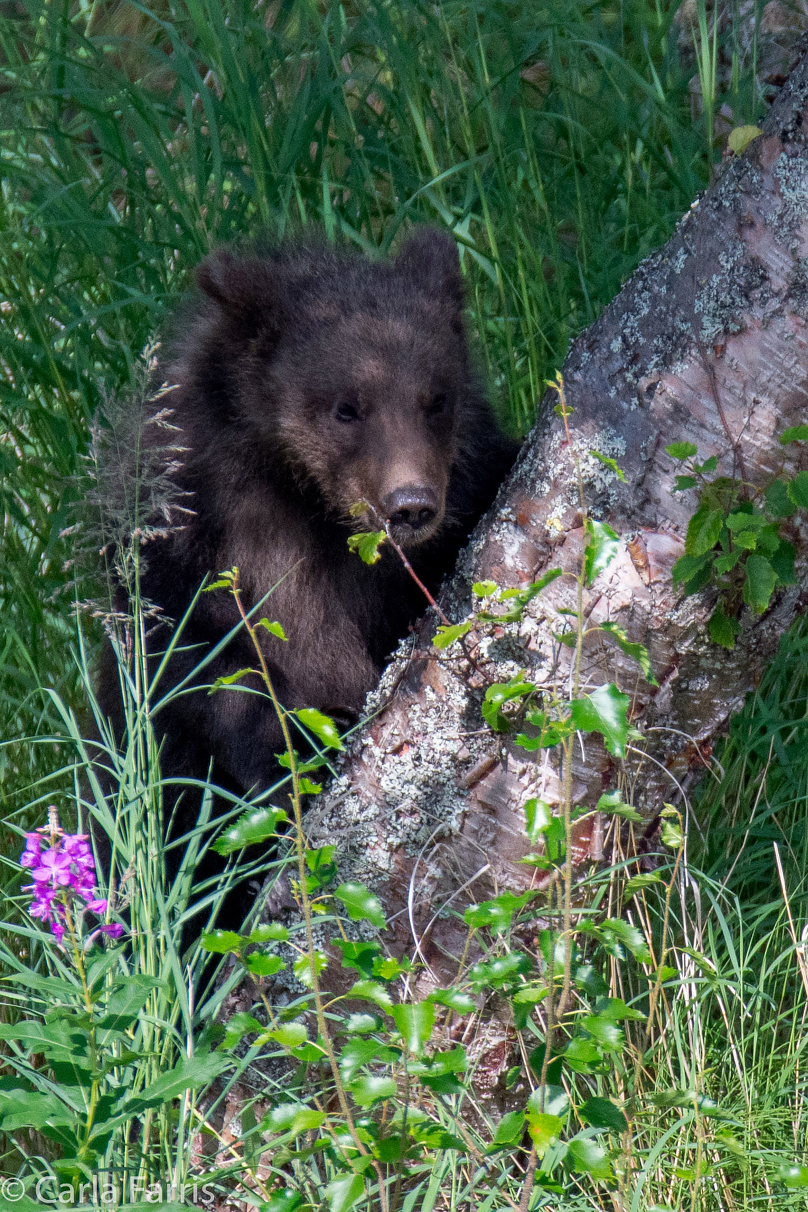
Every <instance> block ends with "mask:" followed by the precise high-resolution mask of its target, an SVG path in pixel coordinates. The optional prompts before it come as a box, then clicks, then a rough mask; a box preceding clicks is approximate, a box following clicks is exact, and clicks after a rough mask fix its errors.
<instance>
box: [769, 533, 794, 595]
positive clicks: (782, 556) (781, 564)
mask: <svg viewBox="0 0 808 1212" xmlns="http://www.w3.org/2000/svg"><path fill="white" fill-rule="evenodd" d="M796 554H797V553H796V550H795V548H794V544H793V543H789V542H788V540H787V539H783V540H782V541H781V542H780V543H779V544H778V546H777V549H776V551H775V552H774V553H773V554H772V555H770V556H769V560H770V561H771V566H772V568H773V569H774V571H775V575H776V577H777V580H778V583H779V584H780V585H796V583H797V579H796V576H795V575H794V559H795V557H796Z"/></svg>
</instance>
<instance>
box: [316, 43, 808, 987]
mask: <svg viewBox="0 0 808 1212" xmlns="http://www.w3.org/2000/svg"><path fill="white" fill-rule="evenodd" d="M807 102H808V53H805V54H803V57H802V58H801V59H800V61H799V62H798V65H797V67H796V69H795V70H794V72H793V73H792V76H791V77H790V80H789V81H788V83H787V85H786V86H785V87H784V88H783V90H782V92H781V94H780V95H779V97H778V98H777V100H776V102H775V104H774V105H773V107H772V110H771V112H770V114H769V115H768V117H767V120H766V124H765V128H764V132H763V135H762V136H761V137H758V138H756V139H755V140H754V141H753V142H752V143H751V145H750V146H749V148H748V149H747V150H746V151H745V153H744V154H743V155H741V156H734V157H733V158H732V159H731V160H730V161H729V162H727V163H726V165H725V166H724V168H723V170H722V172H721V173H720V175H719V178H718V179H717V181H716V182H715V184H714V185H713V186H712V187H711V188H710V189H709V190H708V191H707V193H706V194H705V195H704V196H703V197H702V198H701V199H700V200H699V201H698V202H697V203H694V204H693V206H692V207H691V210H690V212H689V213H688V214H687V215H686V216H685V218H684V219H683V220H682V222H681V223H680V225H679V227H678V229H677V231H676V233H675V235H674V236H673V237H672V238H671V240H670V241H669V242H668V243H667V244H666V245H665V247H664V248H662V249H661V250H660V251H659V252H657V253H656V254H655V255H653V256H652V257H650V258H648V260H646V261H645V262H644V263H643V264H642V265H641V266H640V268H639V269H638V270H637V272H636V273H635V274H634V275H633V277H632V278H631V279H630V281H629V282H628V283H627V284H626V286H625V287H624V289H623V290H622V291H621V293H620V295H619V296H618V297H617V298H616V299H615V300H614V302H613V303H612V304H611V305H610V306H609V307H608V308H607V309H606V311H605V312H604V313H603V315H602V316H601V317H600V319H599V320H598V321H597V322H596V323H595V324H594V325H592V327H591V328H590V329H589V330H588V331H586V332H585V333H584V334H583V335H582V336H581V337H579V338H578V340H577V341H576V342H575V344H574V345H573V347H572V349H571V351H570V354H569V357H568V358H567V361H566V363H565V365H564V368H563V377H564V381H565V384H566V393H567V398H568V402H569V404H570V405H571V406H572V407H573V408H574V409H575V414H574V416H573V417H572V420H571V427H572V444H571V445H570V443H568V442H567V440H566V436H565V432H564V427H563V423H562V421H561V419H559V418H558V417H557V416H554V415H553V414H552V411H551V410H550V409H548V408H546V407H545V408H544V409H543V410H542V417H543V419H542V420H540V421H539V423H538V424H537V426H536V428H535V429H534V431H533V433H532V434H531V436H530V438H529V439H528V441H527V442H526V444H525V447H524V449H523V451H522V453H521V455H520V458H519V460H518V463H517V465H516V467H515V469H514V471H513V473H512V475H511V476H510V478H509V480H508V482H507V483H506V484H505V485H504V487H503V489H502V491H501V493H500V496H499V499H498V502H497V505H496V506H495V508H494V510H493V511H492V512H491V514H489V516H488V517H487V518H486V519H484V521H483V523H482V524H481V525H480V527H479V528H478V531H477V533H476V535H475V537H474V539H473V541H472V543H471V545H470V547H469V549H468V550H467V552H466V553H465V555H464V557H463V559H462V561H461V566H460V568H459V570H458V574H457V576H456V577H455V579H454V581H453V583H452V584H451V585H450V586H449V587H448V588H447V590H446V593H445V595H444V599H443V602H442V605H443V608H444V610H445V611H446V613H447V614H448V615H449V616H450V617H451V618H452V620H453V621H460V620H461V619H463V618H464V616H465V614H466V612H467V611H468V610H469V609H470V605H471V593H470V585H471V583H472V582H473V581H478V580H485V579H489V578H490V579H491V580H493V581H496V582H497V583H498V584H499V585H501V586H521V587H523V586H525V585H527V584H529V583H530V582H532V581H535V580H536V579H537V578H538V577H539V576H540V575H541V573H542V572H543V571H544V570H546V569H549V568H552V567H555V566H558V567H561V568H562V569H563V570H564V573H565V575H563V576H562V577H560V578H559V579H558V580H556V581H555V582H554V583H553V584H552V585H551V586H550V587H549V588H547V589H546V590H545V591H544V592H543V593H542V594H541V595H539V596H538V597H536V598H535V599H534V600H533V601H532V602H531V603H530V605H529V606H528V608H527V609H526V611H525V614H524V618H523V621H522V622H521V624H520V625H519V627H518V633H513V634H511V633H504V632H503V634H502V635H501V636H499V637H494V638H493V639H491V637H489V638H488V639H487V640H486V641H485V642H484V643H482V645H481V647H480V648H479V649H478V652H479V661H480V662H481V663H482V664H483V665H484V666H485V669H486V670H487V671H493V672H494V675H495V676H496V678H497V680H506V679H507V677H509V676H511V675H512V674H513V673H514V672H515V671H516V670H518V669H520V668H523V669H526V670H527V671H528V672H527V676H528V677H529V678H530V679H531V680H532V681H534V682H536V683H537V684H538V685H540V686H541V685H545V684H547V685H549V684H550V683H551V682H552V683H553V684H554V685H556V684H558V683H559V681H560V680H563V679H564V677H566V676H567V675H568V673H569V664H570V660H571V659H572V656H573V654H571V653H570V651H569V650H568V649H567V648H565V647H564V646H563V645H559V643H558V642H557V640H556V638H555V635H556V634H557V633H558V631H559V629H560V626H561V625H562V624H563V620H564V617H565V616H564V615H563V614H559V610H562V611H563V610H564V609H568V608H570V607H574V606H575V595H576V591H577V584H576V580H575V576H576V574H577V572H578V569H579V566H580V559H581V552H582V546H583V530H582V526H581V513H580V502H579V493H578V483H577V477H576V470H575V459H574V457H573V456H574V453H576V452H577V455H578V457H579V460H580V465H581V470H582V474H583V480H584V490H585V494H586V499H587V503H588V507H589V511H590V513H591V514H592V515H593V516H594V517H597V518H600V519H602V520H604V521H606V522H608V523H609V524H610V525H611V526H612V527H613V528H614V529H615V530H616V531H617V532H618V533H619V534H620V536H621V543H620V549H619V553H618V555H617V558H616V559H615V560H614V561H613V562H612V563H611V565H610V566H609V567H608V568H607V569H606V571H605V572H603V573H602V574H601V575H600V576H599V577H598V578H597V579H596V580H595V582H594V583H593V585H592V586H591V587H590V588H589V589H587V590H586V592H585V595H584V613H585V615H586V617H587V620H588V625H589V626H594V625H595V624H596V623H598V622H601V621H603V620H605V619H609V620H613V621H615V622H616V623H618V624H620V625H621V626H622V627H624V628H625V630H626V631H627V632H628V634H629V637H630V639H631V640H632V641H639V642H641V643H643V644H645V645H646V646H647V648H648V650H649V653H650V657H651V662H652V666H653V669H654V671H655V673H656V677H657V680H658V683H659V685H658V687H655V686H653V685H650V684H649V683H647V682H646V681H645V680H644V679H643V678H642V677H640V676H638V672H637V667H636V665H635V664H634V663H633V662H632V661H631V660H629V658H628V657H626V656H624V655H623V654H622V653H621V652H620V651H619V650H616V649H615V647H614V645H613V644H612V643H610V642H609V640H608V638H607V637H605V636H604V635H603V633H597V634H596V635H595V636H593V637H592V638H591V640H589V639H588V640H587V641H586V644H585V647H584V654H583V664H582V679H583V681H582V688H583V689H584V690H586V689H587V688H589V687H594V686H598V685H601V684H602V683H604V682H611V681H616V682H618V683H619V684H620V685H621V687H622V688H623V689H624V690H626V691H628V692H629V693H631V695H632V708H631V721H632V723H633V724H634V725H635V726H636V727H637V728H638V729H639V730H640V731H641V733H642V740H641V741H640V740H637V741H635V742H634V743H633V745H632V746H631V749H630V752H629V753H628V756H627V759H626V761H625V762H624V763H618V762H616V760H615V759H614V758H613V757H611V756H610V754H609V753H608V752H607V751H606V749H605V747H604V746H603V744H602V743H601V741H600V739H599V738H592V737H587V738H586V744H585V746H584V745H583V742H582V744H581V745H580V746H576V754H577V757H576V762H575V768H574V788H573V798H574V801H575V802H577V803H584V804H588V805H590V806H594V805H595V804H596V802H597V799H598V797H599V796H600V795H601V794H602V793H603V792H604V791H606V790H608V789H610V788H612V787H615V786H617V784H618V780H621V781H622V785H623V786H624V788H625V794H626V795H627V796H630V797H631V799H632V801H633V803H634V805H635V806H636V807H638V808H639V809H640V810H641V811H642V813H643V815H644V817H645V818H646V819H648V820H652V819H653V818H654V816H655V815H656V813H657V812H658V811H659V809H660V808H661V805H662V803H663V801H665V800H677V799H678V802H680V803H681V798H682V786H683V782H685V781H686V780H688V779H690V778H691V777H692V772H693V771H694V770H695V769H696V768H703V765H704V760H705V755H706V752H707V751H708V750H709V747H710V745H711V742H712V739H713V737H715V735H716V734H717V733H718V732H719V731H720V729H721V728H722V727H723V726H724V725H725V724H726V721H727V720H728V718H729V716H730V715H731V713H732V712H733V711H735V710H736V709H737V708H738V707H739V706H740V705H741V703H742V702H743V699H744V696H745V695H746V693H747V692H748V691H749V690H750V689H751V688H752V687H753V686H754V684H755V680H756V678H757V677H758V676H759V673H760V671H761V669H762V667H763V665H764V663H765V661H766V660H767V659H768V658H769V657H770V655H771V654H772V652H773V650H774V648H775V646H776V643H777V640H778V637H779V636H780V635H781V634H782V632H783V631H784V630H785V629H786V628H787V627H788V625H789V624H790V623H791V621H792V620H793V619H794V618H795V616H796V614H797V613H798V611H799V610H800V609H801V607H802V604H803V602H804V600H805V596H806V590H808V528H806V525H805V523H804V520H803V521H800V520H799V519H796V520H794V519H792V521H791V522H790V523H789V526H790V533H789V538H790V539H791V541H792V542H793V543H794V544H795V547H796V552H797V559H796V582H797V583H796V584H795V585H794V586H792V587H789V588H786V589H781V590H779V591H778V592H777V593H776V595H775V597H774V599H773V600H772V604H771V606H770V608H769V609H767V610H766V612H765V613H764V614H762V615H754V614H753V613H751V611H750V610H749V609H748V608H744V609H743V611H742V613H741V614H740V617H739V621H740V624H741V631H740V634H739V636H738V640H737V644H736V646H735V648H734V650H733V651H726V650H725V649H724V648H722V647H719V646H718V645H717V644H715V643H713V642H712V641H711V640H710V639H709V638H708V635H707V631H706V621H707V619H708V618H709V616H710V613H711V611H712V608H713V606H714V604H715V599H716V592H715V590H710V589H709V588H707V589H704V590H702V591H700V592H699V593H697V594H695V595H694V596H690V597H687V598H685V597H684V596H683V593H682V589H681V586H675V585H674V584H673V581H672V576H671V572H672V568H673V565H674V563H675V562H676V560H677V559H678V558H679V557H680V556H681V555H682V554H683V553H684V550H685V548H684V540H685V535H686V532H687V527H688V521H689V518H690V516H691V515H692V514H693V512H694V509H695V507H696V497H695V495H694V493H693V492H692V491H685V492H677V491H674V476H675V473H676V472H677V471H681V468H680V467H679V468H677V467H676V464H675V461H674V460H673V459H672V458H671V457H670V456H669V455H668V454H666V453H665V448H666V446H668V445H669V444H670V443H672V442H691V443H693V444H694V445H695V446H697V447H698V451H699V454H700V456H701V457H702V458H707V457H709V456H712V455H715V456H717V459H718V472H719V474H721V473H723V474H726V475H727V476H730V477H738V478H741V479H743V480H745V481H747V482H748V483H750V484H752V485H756V486H762V485H764V484H766V483H768V482H770V481H771V479H772V478H773V477H775V476H776V475H777V474H778V472H780V471H781V470H782V469H783V468H785V471H786V473H792V474H793V472H794V471H795V470H798V469H799V468H800V467H801V466H808V463H805V462H803V464H800V463H799V460H800V459H801V458H802V459H803V460H805V455H804V454H803V453H801V452H802V451H804V449H805V448H804V445H802V446H801V444H799V443H797V444H796V445H790V446H786V447H784V446H782V445H781V444H780V443H779V441H778V436H779V435H780V434H781V433H782V432H783V430H784V429H785V428H786V427H787V426H793V425H795V424H798V423H800V422H805V421H808V407H807V406H806V402H807V401H808V332H807V331H806V320H807V319H808V137H807V136H806V129H807V128H808V124H806V121H805V120H806V118H808V108H806V103H807ZM591 451H597V452H599V453H600V454H602V455H604V456H608V457H611V458H614V459H616V460H617V461H618V463H619V464H620V466H621V467H622V469H623V471H624V473H625V482H624V483H621V482H620V481H619V480H618V478H617V476H616V475H615V474H614V473H613V472H612V471H610V470H609V468H608V466H606V465H604V464H603V463H602V462H601V461H599V460H598V459H597V458H596V457H594V456H593V455H591V454H590V453H589V452H591ZM436 621H437V620H436V618H435V617H434V613H433V612H430V615H429V616H428V617H427V618H425V620H424V621H423V623H422V625H421V627H420V629H419V630H418V632H417V634H416V635H415V636H414V639H413V640H412V641H409V642H408V643H407V644H406V645H404V646H403V647H402V651H401V653H400V654H399V656H398V658H397V660H396V661H395V662H394V663H393V665H392V666H391V667H390V668H389V670H388V671H387V673H386V674H385V676H384V679H383V682H382V685H381V687H380V689H379V692H378V694H377V696H376V702H377V705H380V706H379V710H378V713H377V714H376V715H375V716H374V718H373V719H372V720H371V722H370V723H369V724H368V726H367V727H366V728H365V729H364V730H363V732H362V733H361V734H360V735H359V736H358V737H357V739H356V741H355V743H354V744H353V746H352V748H351V751H350V753H349V755H348V758H347V760H346V762H345V764H344V766H343V769H342V772H341V775H340V777H339V779H338V780H336V781H335V783H334V784H332V787H331V789H330V790H329V792H328V793H327V794H326V795H325V796H324V797H322V799H321V801H320V803H319V804H318V805H316V806H315V807H313V808H312V810H311V812H310V815H309V818H308V822H309V823H308V829H309V833H310V844H311V845H321V844H324V843H325V842H327V841H334V840H335V839H339V851H340V853H339V856H338V857H339V861H340V871H341V875H342V877H343V878H355V879H360V880H362V881H363V882H365V883H367V884H369V885H370V886H371V887H373V888H374V890H375V891H376V892H377V893H378V894H379V896H380V897H381V899H382V901H383V903H384V904H385V907H386V909H387V912H388V917H389V918H390V919H392V922H393V927H394V930H395V932H396V942H395V943H394V944H393V945H394V947H395V945H396V943H398V945H399V946H400V948H401V949H405V948H407V947H411V946H412V937H415V939H416V940H417V941H418V945H419V946H420V948H421V949H422V956H423V958H424V959H426V960H427V961H428V962H429V963H430V965H431V966H432V967H433V969H435V970H436V974H437V972H438V970H440V969H441V968H442V967H443V966H444V965H443V963H442V960H441V956H442V955H443V956H456V955H457V954H458V953H459V951H460V950H461V949H462V945H463V939H464V936H465V931H464V929H463V927H462V923H460V924H459V926H458V923H457V922H456V920H455V919H454V918H453V917H452V915H451V914H444V915H441V913H440V911H441V909H442V907H448V906H451V908H452V909H453V910H462V909H463V907H464V906H465V905H466V904H468V903H469V902H470V901H479V900H481V899H484V898H485V897H488V896H491V895H493V894H494V893H495V892H500V891H502V890H503V889H504V888H512V889H521V888H524V887H527V886H529V885H530V883H531V880H535V878H536V872H535V870H534V869H533V868H531V867H527V866H524V865H520V864H519V860H520V858H522V857H523V856H524V855H525V853H527V852H528V850H530V849H531V847H530V845H529V843H528V840H527V837H526V836H525V830H524V811H523V806H524V803H525V801H526V799H527V798H528V797H529V796H532V795H539V796H541V797H542V798H543V799H545V800H546V801H548V802H549V803H551V804H552V803H558V802H559V800H560V787H559V779H558V770H557V769H555V768H554V766H553V761H552V758H551V756H548V754H549V751H547V750H545V751H540V752H539V753H538V754H531V753H527V752H525V750H524V749H519V748H516V747H515V746H514V744H513V742H512V739H510V738H508V737H498V736H495V735H494V734H492V733H491V732H490V730H488V729H487V728H486V727H485V725H484V724H483V721H482V718H481V715H480V700H481V697H482V689H483V688H484V686H483V684H482V683H481V681H480V678H479V676H478V675H477V674H476V673H475V671H474V670H472V669H470V667H469V665H468V663H467V662H465V661H464V660H463V659H459V658H458V659H447V657H446V655H445V654H441V653H438V652H436V650H435V649H433V648H432V647H431V639H432V636H433V634H434V630H435V625H436ZM469 639H470V640H471V641H472V642H473V633H471V635H470V637H469ZM602 828H603V826H602V822H601V819H600V818H599V817H598V816H597V815H595V816H590V817H589V818H588V819H587V821H586V823H585V824H584V825H583V826H582V827H581V828H579V830H578V833H577V839H576V842H577V858H578V859H583V858H585V857H587V856H594V857H598V856H599V854H600V852H601V848H602ZM411 936H412V937H411ZM388 938H389V936H388ZM454 970H455V968H454V964H451V965H449V967H447V968H446V975H451V974H453V972H454Z"/></svg>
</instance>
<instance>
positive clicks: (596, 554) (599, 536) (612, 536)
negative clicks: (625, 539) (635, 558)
mask: <svg viewBox="0 0 808 1212" xmlns="http://www.w3.org/2000/svg"><path fill="white" fill-rule="evenodd" d="M585 532H586V540H585V546H584V581H585V583H586V584H587V585H591V584H592V582H593V581H594V580H595V578H596V577H597V576H598V575H599V574H600V573H601V572H603V571H604V570H605V569H606V568H608V567H609V565H610V564H611V562H612V560H613V559H614V558H615V556H616V555H617V552H618V550H619V547H620V538H619V536H618V535H617V533H616V532H615V531H614V530H612V528H611V526H607V524H606V523H605V522H598V521H596V520H595V519H594V518H587V519H586V525H585Z"/></svg>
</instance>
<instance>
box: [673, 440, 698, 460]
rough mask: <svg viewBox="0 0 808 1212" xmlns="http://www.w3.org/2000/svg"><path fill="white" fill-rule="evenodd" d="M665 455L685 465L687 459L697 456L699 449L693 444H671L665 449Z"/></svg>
mask: <svg viewBox="0 0 808 1212" xmlns="http://www.w3.org/2000/svg"><path fill="white" fill-rule="evenodd" d="M665 453H666V454H669V455H670V457H671V458H672V459H676V461H677V462H678V463H683V462H684V461H685V459H692V458H693V456H694V455H697V454H698V453H699V448H698V446H694V445H693V443H692V442H671V444H670V446H666V447H665Z"/></svg>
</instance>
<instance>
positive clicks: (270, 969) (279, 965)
mask: <svg viewBox="0 0 808 1212" xmlns="http://www.w3.org/2000/svg"><path fill="white" fill-rule="evenodd" d="M244 966H245V968H246V969H247V971H248V972H251V973H252V975H253V976H274V975H275V973H276V972H283V970H284V968H285V967H286V962H285V961H284V960H282V959H281V957H280V956H279V955H263V954H262V953H261V952H260V951H253V953H252V954H251V955H248V956H247V958H246V960H245V961H244Z"/></svg>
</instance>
